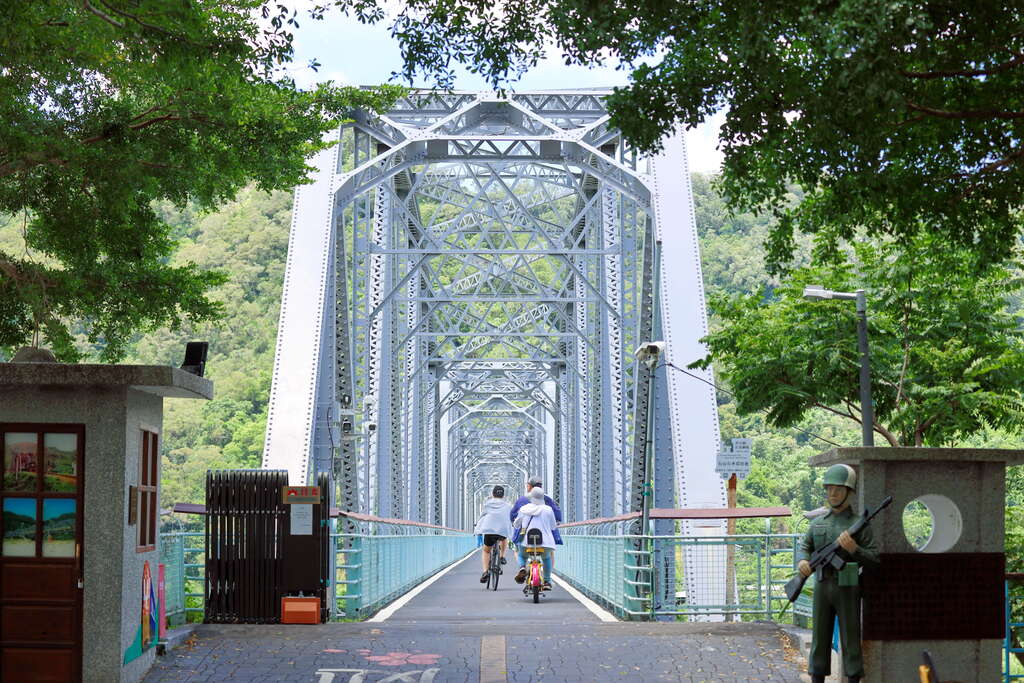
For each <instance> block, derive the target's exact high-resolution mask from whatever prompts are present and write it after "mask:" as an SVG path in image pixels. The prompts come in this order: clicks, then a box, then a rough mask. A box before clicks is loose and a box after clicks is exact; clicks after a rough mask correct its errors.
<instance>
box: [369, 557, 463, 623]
mask: <svg viewBox="0 0 1024 683" xmlns="http://www.w3.org/2000/svg"><path fill="white" fill-rule="evenodd" d="M477 550H478V549H477V548H473V550H472V551H470V553H469V554H468V555H466V556H465V557H464V558H462V559H461V560H457V561H455V562H452V563H451V564H450V565H448V566H447V567H445V568H444V569H442V570H441V571H439V572H438V573H436V574H434V575H433V576H431V577H430V578H429V579H427V580H426V581H424V582H423V583H421V584H420V585H418V586H416V587H415V588H413V589H412V590H411V591H409V592H408V593H406V594H405V595H403V596H402V597H400V598H398V599H397V600H395V601H394V602H393V603H391V604H390V605H388V606H387V607H385V608H384V609H382V610H381V611H379V612H377V613H376V614H374V615H373V616H372V617H370V618H369V619H367V621H384V620H385V619H387V618H388V617H390V616H391V615H392V614H394V613H395V612H397V611H398V610H399V609H400V608H402V607H404V606H405V604H406V603H407V602H409V601H410V600H412V599H413V598H415V597H416V596H417V595H419V594H420V593H422V592H423V590H424V589H426V587H427V586H429V585H430V584H432V583H434V582H435V581H437V580H438V579H440V578H441V577H442V576H444V575H445V574H447V573H448V572H450V571H451V570H453V569H455V568H456V567H458V566H459V565H460V564H462V563H463V562H465V561H466V560H468V559H469V558H471V557H473V555H475V554H476V551H477Z"/></svg>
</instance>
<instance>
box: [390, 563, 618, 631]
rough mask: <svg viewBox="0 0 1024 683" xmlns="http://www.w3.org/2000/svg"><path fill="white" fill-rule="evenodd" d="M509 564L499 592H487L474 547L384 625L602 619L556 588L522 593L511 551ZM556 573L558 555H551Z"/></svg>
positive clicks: (569, 622)
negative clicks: (539, 593) (536, 598)
mask: <svg viewBox="0 0 1024 683" xmlns="http://www.w3.org/2000/svg"><path fill="white" fill-rule="evenodd" d="M506 558H507V559H508V564H506V565H504V572H503V573H502V575H501V578H500V579H499V580H498V590H496V591H495V590H486V589H485V588H484V586H485V584H482V583H480V574H481V573H483V569H482V567H481V566H480V551H479V550H477V551H476V552H474V553H473V554H472V555H470V557H469V558H467V559H466V560H465V561H463V562H461V563H460V564H458V565H457V566H456V567H454V568H453V569H451V570H450V571H449V572H448V573H446V574H445V575H444V576H442V577H441V578H440V579H438V580H437V581H435V582H434V583H432V584H430V585H429V586H427V587H426V588H425V589H424V590H423V591H422V592H421V593H420V594H419V595H417V596H416V597H414V598H413V599H412V600H410V601H409V602H408V603H407V604H405V605H403V606H402V607H400V608H399V609H398V610H397V611H395V612H394V614H392V615H391V616H390V617H388V618H387V620H386V621H385V622H384V623H395V624H415V623H423V622H473V623H475V624H494V623H503V624H513V623H518V624H525V623H544V624H552V625H554V624H581V623H595V624H596V623H600V620H599V619H598V618H597V617H596V616H595V615H594V614H592V613H591V612H590V611H588V610H587V608H586V607H584V606H583V604H582V603H580V601H579V600H577V599H576V598H574V597H572V596H571V595H569V593H568V592H567V591H566V590H565V589H564V588H561V587H560V586H558V585H557V584H555V586H554V587H553V588H552V589H551V590H550V591H547V592H546V593H544V594H543V596H542V597H541V601H540V603H538V604H534V603H533V597H532V596H531V597H529V598H528V597H526V596H524V595H523V587H522V586H520V585H519V584H517V583H516V582H515V581H514V580H513V577H514V576H515V573H516V570H517V569H518V565H517V564H516V560H515V557H514V556H513V554H512V552H511V551H509V552H508V553H507V554H506ZM555 558H556V559H555V567H556V572H555V573H556V574H557V566H558V559H557V558H558V554H557V552H556V554H555Z"/></svg>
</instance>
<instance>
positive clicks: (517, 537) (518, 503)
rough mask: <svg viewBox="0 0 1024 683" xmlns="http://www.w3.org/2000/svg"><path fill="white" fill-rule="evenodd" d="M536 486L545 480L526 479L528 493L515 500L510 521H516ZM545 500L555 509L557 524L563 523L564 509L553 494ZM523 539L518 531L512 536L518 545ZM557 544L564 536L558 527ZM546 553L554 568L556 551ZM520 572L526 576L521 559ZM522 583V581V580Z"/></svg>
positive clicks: (556, 532) (546, 496)
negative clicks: (552, 497) (561, 508)
mask: <svg viewBox="0 0 1024 683" xmlns="http://www.w3.org/2000/svg"><path fill="white" fill-rule="evenodd" d="M534 486H541V487H543V482H541V480H540V477H537V476H533V477H530V478H529V479H528V480H527V481H526V494H527V495H525V496H519V500H517V501H516V502H515V505H513V506H512V511H511V512H510V513H509V515H508V519H509V521H510V522H514V521H516V517H518V516H519V509H520V508H521V507H523V506H524V505H526V504H527V503H529V502H530V499H529V498H528V497H527V496H528V495H529V493H530V490H531V489H532V488H533V487H534ZM544 502H545V503H546V504H547V505H548V506H549V507H550V508H551V509H552V510H553V511H554V513H555V522H556V523H557V524H561V523H562V511H561V510H560V509H559V508H558V503H556V502H555V501H554V500H552V499H551V496H548V495H545V496H544ZM556 526H557V525H556ZM521 540H522V539H521V538H520V534H519V532H518V531H517V532H516V535H515V536H514V537H513V538H512V543H513V544H515V545H517V546H518V545H519V542H520V541H521ZM555 545H562V537H561V536H560V535H559V533H558V529H557V528H556V529H555ZM544 554H545V555H547V556H548V557H549V559H550V562H551V567H552V568H554V566H555V551H554V550H553V549H552V550H548V551H547V552H546V553H544ZM519 557H521V556H520V555H519V554H518V553H517V554H516V558H517V559H518V558H519ZM519 574H520V575H522V576H526V568H525V565H524V564H523V560H519ZM520 583H522V581H520Z"/></svg>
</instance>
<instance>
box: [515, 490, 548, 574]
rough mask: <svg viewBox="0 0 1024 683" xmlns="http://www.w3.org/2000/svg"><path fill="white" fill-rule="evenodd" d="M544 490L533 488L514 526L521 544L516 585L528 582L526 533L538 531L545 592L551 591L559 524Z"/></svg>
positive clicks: (520, 509)
mask: <svg viewBox="0 0 1024 683" xmlns="http://www.w3.org/2000/svg"><path fill="white" fill-rule="evenodd" d="M544 498H545V496H544V489H542V488H541V487H540V486H533V487H531V488H530V492H529V493H528V494H527V500H528V502H527V503H526V505H523V506H522V507H521V508H519V514H518V515H517V516H516V520H515V521H514V522H512V526H513V527H515V528H516V529H517V530H518V534H517V536H518V538H520V539H522V540H521V542H520V543H519V564H520V565H521V566H520V569H519V573H518V574H516V576H515V580H516V583H523V582H524V581H526V543H525V540H526V533H527V532H528V531H530V530H531V529H538V530H540V532H541V538H542V541H541V545H542V546H543V547H544V555H543V558H542V560H541V561H542V563H543V565H544V583H543V585H542V586H541V588H542V589H543V590H546V591H549V590H551V554H552V553H553V552H554V550H555V530H556V529H557V528H558V522H557V521H555V512H554V510H552V509H551V506H550V505H548V504H547V503H546V502H545V501H544Z"/></svg>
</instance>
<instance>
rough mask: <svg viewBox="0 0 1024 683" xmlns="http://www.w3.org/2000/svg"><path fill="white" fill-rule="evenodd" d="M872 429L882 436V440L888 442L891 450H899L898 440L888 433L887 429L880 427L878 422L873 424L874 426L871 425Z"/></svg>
mask: <svg viewBox="0 0 1024 683" xmlns="http://www.w3.org/2000/svg"><path fill="white" fill-rule="evenodd" d="M872 428H873V429H874V430H875V431H876V432H878V433H879V434H881V435H882V437H883V438H884V439H885V440H886V441H888V442H889V445H890V446H892V447H893V448H899V447H900V440H899V439H897V438H896V435H895V434H893V433H892V432H890V431H889V430H888V429H886V428H885V427H883V426H882V425H880V424H879V423H878V422H875V423H874V424H873V425H872Z"/></svg>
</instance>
